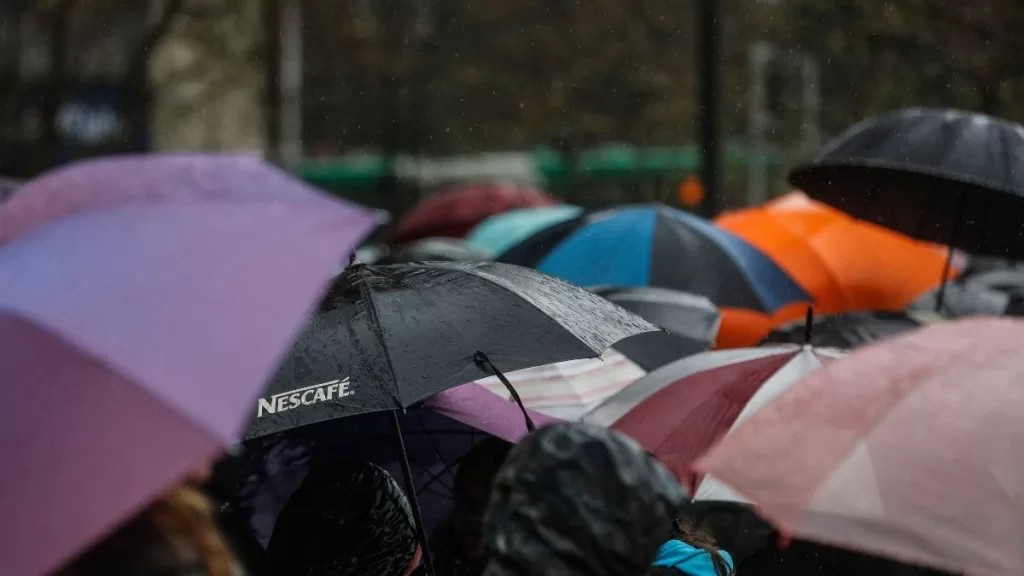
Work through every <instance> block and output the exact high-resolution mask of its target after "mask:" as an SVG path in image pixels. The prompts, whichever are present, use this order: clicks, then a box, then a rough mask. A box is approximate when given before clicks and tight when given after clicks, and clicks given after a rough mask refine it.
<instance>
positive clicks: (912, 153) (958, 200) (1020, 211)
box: [789, 108, 1024, 258]
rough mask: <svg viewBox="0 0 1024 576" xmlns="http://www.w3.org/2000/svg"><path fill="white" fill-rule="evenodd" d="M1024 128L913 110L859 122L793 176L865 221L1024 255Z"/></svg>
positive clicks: (971, 248) (976, 249) (977, 249)
mask: <svg viewBox="0 0 1024 576" xmlns="http://www.w3.org/2000/svg"><path fill="white" fill-rule="evenodd" d="M1022 156H1024V127H1022V126H1021V125H1019V124H1016V123H1013V122H1009V121H1006V120H1002V119H999V118H993V117H991V116H986V115H984V114H975V113H970V112H960V111H954V110H934V109H922V108H914V109H907V110H901V111H899V112H895V113H892V114H887V115H884V116H880V117H877V118H872V119H869V120H866V121H864V122H861V123H860V124H857V125H856V126H854V127H853V128H850V129H849V130H847V131H846V132H845V133H843V134H842V135H840V136H839V137H838V138H836V139H834V140H832V141H831V142H830V143H829V144H828V145H826V146H825V148H824V150H823V151H822V152H821V153H820V154H818V155H817V156H816V157H815V158H814V159H813V160H811V161H810V162H809V163H807V164H803V165H801V166H797V167H796V168H794V169H793V170H792V171H791V172H790V174H789V181H790V182H791V183H792V184H793V185H794V186H796V187H798V188H800V189H802V190H803V191H804V192H806V193H807V194H808V195H810V196H811V197H813V198H816V199H818V200H821V201H822V202H825V203H827V204H830V205H832V206H835V207H836V208H839V209H840V210H842V211H844V212H846V213H848V214H851V215H853V216H855V217H857V218H861V219H864V220H868V221H870V222H874V223H876V224H879V225H882V226H885V227H887V228H890V229H892V230H896V231H899V232H902V233H904V234H907V235H909V236H912V237H914V238H918V239H921V240H927V241H931V242H938V243H941V244H948V245H950V246H954V247H957V248H962V249H964V250H966V251H968V252H972V253H975V254H987V255H995V256H1003V257H1008V258H1009V257H1024V239H1022V237H1021V234H1020V230H1021V227H1022V225H1024V170H1021V169H1020V158H1021V157H1022Z"/></svg>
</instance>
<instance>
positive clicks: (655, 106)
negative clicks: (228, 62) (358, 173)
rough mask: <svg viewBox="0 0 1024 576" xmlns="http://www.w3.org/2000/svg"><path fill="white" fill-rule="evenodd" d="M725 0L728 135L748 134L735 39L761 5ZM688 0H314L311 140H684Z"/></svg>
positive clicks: (316, 145)
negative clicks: (425, 16)
mask: <svg viewBox="0 0 1024 576" xmlns="http://www.w3.org/2000/svg"><path fill="white" fill-rule="evenodd" d="M723 1H724V2H726V4H727V9H726V10H725V13H726V14H727V15H728V18H727V20H726V21H725V23H724V24H725V37H726V38H729V39H731V40H730V41H728V42H727V43H726V45H725V46H724V47H723V48H724V50H723V67H724V69H725V70H724V75H723V89H724V94H723V98H725V99H727V101H728V102H729V103H730V106H728V107H727V118H725V119H724V123H723V128H724V133H725V134H726V135H728V134H729V133H733V134H735V133H742V132H744V131H745V125H744V123H743V118H744V116H743V114H744V112H743V98H744V95H745V93H746V81H745V78H746V77H745V68H746V41H745V40H743V39H744V38H747V37H750V36H752V35H753V32H752V31H753V30H757V29H760V28H763V25H762V24H761V23H760V20H759V19H760V17H761V16H760V14H761V13H762V12H763V8H762V7H761V6H759V5H758V4H756V3H752V2H749V0H723ZM424 5H427V6H429V7H430V12H431V21H432V25H431V26H430V33H429V34H427V35H426V40H425V41H423V40H421V41H420V42H419V43H418V44H417V41H416V37H415V35H414V34H412V33H411V32H410V31H411V30H414V29H415V26H414V25H413V24H411V22H410V19H414V18H416V17H417V14H421V12H420V11H419V10H422V7H423V6H424ZM410 6H411V8H410ZM692 8H693V7H692V3H691V2H689V1H688V0H651V1H649V2H634V1H630V0H594V1H592V2H570V1H568V0H558V1H550V0H519V1H517V2H483V1H473V2H456V1H454V0H388V1H386V2H383V1H382V2H368V1H367V0H309V1H308V2H307V14H306V20H307V22H308V25H309V30H308V35H307V54H308V55H309V59H310V61H309V63H308V69H307V73H308V80H307V100H308V101H310V105H311V107H310V109H309V111H308V112H307V113H308V114H309V116H307V119H306V124H307V126H309V130H310V134H309V136H310V137H311V140H312V141H313V146H312V148H313V149H315V150H321V151H323V152H328V153H338V152H340V151H342V150H344V149H353V148H355V149H361V148H373V149H381V147H388V148H390V147H391V146H383V145H384V143H383V142H382V141H381V137H382V136H383V135H384V134H385V133H386V131H384V130H382V128H384V127H387V126H393V127H394V128H393V132H395V133H397V134H399V136H398V138H399V139H408V138H409V137H410V136H411V134H413V133H417V132H419V133H421V134H422V137H421V138H420V140H422V142H421V143H420V144H421V147H422V148H424V149H425V150H426V151H428V152H437V153H449V152H463V151H471V150H480V149H507V148H529V147H533V146H537V145H541V144H545V143H549V142H560V143H561V144H562V145H564V146H569V147H574V148H576V147H580V146H585V145H587V144H589V143H593V142H606V141H623V142H630V143H635V144H639V145H648V144H650V145H654V144H681V143H686V142H689V141H691V140H692V138H693V136H694V134H695V124H694V120H695V118H694V115H695V113H696V108H695V106H694V102H693V95H694V90H695V85H694V82H695V77H694V73H693V70H692V63H693V61H694V58H693V50H694V37H693V36H694V35H693V29H692V12H693V9H692ZM737 38H738V39H740V40H734V39H737ZM417 46H418V47H417ZM339 54H343V55H344V58H339V57H338V55H339ZM734 103H736V105H733V104H734ZM410 104H411V105H412V106H411V108H410ZM410 110H411V111H410ZM418 123H421V127H420V128H421V129H415V125H416V124H418ZM400 148H402V149H409V146H401V147H400Z"/></svg>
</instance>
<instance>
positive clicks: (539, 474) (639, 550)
mask: <svg viewBox="0 0 1024 576" xmlns="http://www.w3.org/2000/svg"><path fill="white" fill-rule="evenodd" d="M686 502H687V500H686V495H685V493H684V491H683V489H682V487H681V486H680V485H679V483H678V482H676V480H675V479H674V478H673V477H672V476H671V474H669V473H668V471H667V470H665V468H663V467H662V466H661V465H660V464H658V463H657V462H656V461H655V460H654V459H653V458H652V457H651V456H650V455H648V454H647V453H646V452H645V451H644V450H643V449H642V448H641V447H640V446H639V445H638V444H637V443H636V442H634V441H633V440H630V439H629V438H626V437H625V436H622V435H621V434H618V433H617V432H614V431H611V430H608V429H605V428H601V427H597V426H593V425H589V424H579V423H571V424H570V423H563V424H555V425H552V426H548V427H546V428H542V429H540V430H538V431H537V432H535V433H533V434H531V435H530V436H527V437H526V438H525V439H524V440H523V441H522V442H520V444H519V445H518V446H516V447H515V448H514V449H513V450H512V452H511V453H510V454H509V457H508V460H507V461H506V462H505V465H504V466H503V467H502V469H501V471H500V472H499V473H498V476H497V478H496V479H495V484H494V491H493V493H492V495H491V503H490V507H489V508H488V511H487V516H486V521H485V525H484V538H485V541H486V545H487V552H488V557H489V565H488V569H487V571H486V572H485V574H487V575H488V576H549V575H550V576H556V575H557V576H577V575H578V576H622V575H623V574H644V573H645V572H646V571H647V570H648V569H649V568H650V566H651V563H652V562H653V561H654V559H655V555H656V553H657V550H658V547H659V546H660V545H661V544H662V543H663V542H664V541H665V537H666V535H667V534H668V533H669V528H670V527H671V525H672V519H673V518H675V517H676V516H677V515H678V514H679V512H680V511H681V510H682V509H683V507H684V506H685V505H686Z"/></svg>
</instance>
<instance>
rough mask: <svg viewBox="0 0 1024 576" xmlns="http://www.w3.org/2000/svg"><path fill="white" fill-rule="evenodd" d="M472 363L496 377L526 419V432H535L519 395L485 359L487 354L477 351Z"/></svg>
mask: <svg viewBox="0 0 1024 576" xmlns="http://www.w3.org/2000/svg"><path fill="white" fill-rule="evenodd" d="M473 362H474V363H475V364H476V367H477V368H479V369H481V370H483V371H484V372H488V371H490V372H491V373H492V374H494V375H495V376H497V377H498V380H501V383H502V384H504V385H505V388H506V389H507V390H508V393H509V394H510V395H511V396H512V400H514V401H515V403H516V404H517V405H518V406H519V409H520V410H522V411H523V418H525V419H526V431H527V432H533V431H534V430H536V429H537V426H536V425H535V424H534V423H533V419H532V418H530V413H529V412H527V411H526V406H523V400H522V398H520V397H519V393H518V392H516V389H515V388H513V387H512V383H511V382H509V381H508V378H505V375H504V374H502V373H501V370H498V368H497V367H496V366H495V365H494V364H493V363H492V362H491V359H490V358H488V357H487V354H484V353H483V352H481V351H479V350H477V351H476V354H473Z"/></svg>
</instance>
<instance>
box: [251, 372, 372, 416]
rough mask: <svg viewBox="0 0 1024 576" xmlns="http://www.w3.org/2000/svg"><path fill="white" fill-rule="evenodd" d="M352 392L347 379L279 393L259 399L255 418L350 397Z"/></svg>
mask: <svg viewBox="0 0 1024 576" xmlns="http://www.w3.org/2000/svg"><path fill="white" fill-rule="evenodd" d="M353 393H354V391H353V390H352V389H351V382H350V381H349V378H345V379H344V380H330V381H328V382H323V383H320V384H314V385H312V386H306V387H304V388H296V389H295V390H289V391H287V392H279V393H277V394H274V395H273V396H270V397H269V398H260V399H259V406H258V407H257V409H256V417H257V418H263V417H264V416H265V415H267V414H277V413H278V412H285V411H287V410H293V409H295V408H298V407H299V406H310V405H312V404H319V403H320V402H328V401H330V400H337V399H340V398H345V397H346V396H351V395H352V394H353Z"/></svg>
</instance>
